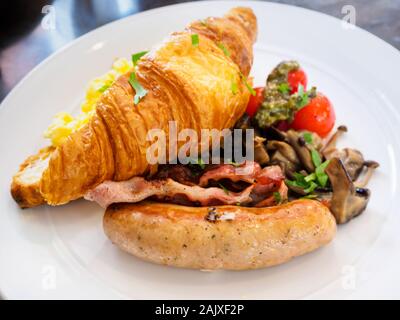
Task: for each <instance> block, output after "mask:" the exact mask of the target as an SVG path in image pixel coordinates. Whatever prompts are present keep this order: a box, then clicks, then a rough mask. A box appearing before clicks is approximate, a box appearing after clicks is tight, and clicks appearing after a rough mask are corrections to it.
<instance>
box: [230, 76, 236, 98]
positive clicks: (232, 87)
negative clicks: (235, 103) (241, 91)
mask: <svg viewBox="0 0 400 320" xmlns="http://www.w3.org/2000/svg"><path fill="white" fill-rule="evenodd" d="M231 91H232V93H233V94H236V93H238V84H237V82H236V81H235V78H234V77H233V76H232V79H231Z"/></svg>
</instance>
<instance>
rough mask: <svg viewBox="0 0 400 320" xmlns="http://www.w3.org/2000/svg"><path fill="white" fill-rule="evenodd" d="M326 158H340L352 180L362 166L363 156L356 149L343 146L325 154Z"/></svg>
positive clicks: (355, 177) (356, 176)
mask: <svg viewBox="0 0 400 320" xmlns="http://www.w3.org/2000/svg"><path fill="white" fill-rule="evenodd" d="M325 157H326V159H332V158H338V159H340V160H342V162H343V165H344V167H345V168H346V171H347V173H348V174H349V176H350V178H351V180H352V181H355V180H356V179H357V178H358V177H359V175H360V173H361V171H362V170H363V168H364V163H365V161H364V157H363V155H362V153H361V152H360V151H358V150H356V149H350V148H344V149H342V150H337V149H335V151H333V152H329V153H328V154H327V155H326V154H325Z"/></svg>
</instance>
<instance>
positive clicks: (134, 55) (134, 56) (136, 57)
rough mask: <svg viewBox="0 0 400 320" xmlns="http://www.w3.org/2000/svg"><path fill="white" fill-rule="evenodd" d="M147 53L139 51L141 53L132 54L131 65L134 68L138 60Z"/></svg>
mask: <svg viewBox="0 0 400 320" xmlns="http://www.w3.org/2000/svg"><path fill="white" fill-rule="evenodd" d="M147 52H148V51H141V52H138V53H134V54H133V55H132V62H133V65H134V66H135V67H136V65H137V62H138V61H139V60H140V58H141V57H143V56H144V55H145V54H146V53H147Z"/></svg>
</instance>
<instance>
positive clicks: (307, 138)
mask: <svg viewBox="0 0 400 320" xmlns="http://www.w3.org/2000/svg"><path fill="white" fill-rule="evenodd" d="M303 138H304V141H305V142H307V143H312V142H313V136H312V134H311V133H310V132H305V133H304V134H303Z"/></svg>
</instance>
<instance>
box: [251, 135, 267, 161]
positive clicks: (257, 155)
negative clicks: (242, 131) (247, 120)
mask: <svg viewBox="0 0 400 320" xmlns="http://www.w3.org/2000/svg"><path fill="white" fill-rule="evenodd" d="M265 140H266V139H265V138H262V137H260V136H256V137H255V138H254V161H256V162H258V163H259V164H260V165H262V166H263V165H266V164H268V162H269V155H268V152H267V150H266V148H265V146H264V142H265Z"/></svg>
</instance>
